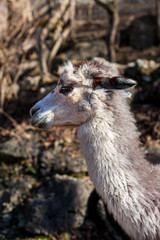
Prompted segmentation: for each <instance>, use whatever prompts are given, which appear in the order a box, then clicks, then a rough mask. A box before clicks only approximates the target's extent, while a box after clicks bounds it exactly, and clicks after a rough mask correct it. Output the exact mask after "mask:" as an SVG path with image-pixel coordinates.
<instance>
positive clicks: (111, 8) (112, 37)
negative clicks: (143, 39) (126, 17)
mask: <svg viewBox="0 0 160 240" xmlns="http://www.w3.org/2000/svg"><path fill="white" fill-rule="evenodd" d="M95 1H96V2H97V3H98V4H100V5H101V6H102V7H104V8H105V9H106V11H107V12H108V13H109V15H110V30H109V32H108V34H107V35H108V39H107V45H108V60H109V61H110V62H116V49H115V48H116V36H117V30H118V24H119V13H118V0H113V1H108V0H95Z"/></svg>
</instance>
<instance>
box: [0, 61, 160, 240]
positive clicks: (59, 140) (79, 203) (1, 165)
mask: <svg viewBox="0 0 160 240" xmlns="http://www.w3.org/2000/svg"><path fill="white" fill-rule="evenodd" d="M118 67H119V66H118ZM119 70H120V72H121V73H123V74H125V75H126V76H129V77H132V78H134V79H136V80H138V82H139V87H138V88H136V89H135V93H134V98H133V99H132V102H131V106H132V112H133V114H134V115H135V118H136V121H137V126H138V129H139V130H140V133H141V134H140V139H141V142H142V147H143V148H144V151H145V152H146V154H147V157H148V159H150V160H151V161H152V162H159V161H160V160H159V159H160V78H159V72H160V66H159V64H158V63H155V62H154V61H148V60H140V59H139V60H137V61H134V62H132V63H129V64H128V65H126V67H125V68H124V67H122V66H121V67H119ZM27 86H29V84H28V83H27ZM50 87H51V86H50ZM24 89H26V88H25V87H24V88H23V96H21V98H23V97H24V96H25V94H28V90H27V89H26V90H25V91H24ZM45 91H48V88H47V87H46V88H45ZM26 92H27V93H26ZM34 94H36V92H35V93H34ZM34 94H33V93H32V95H31V96H32V97H33V98H32V99H30V101H31V102H33V101H36V97H35V95H34ZM43 94H44V93H43ZM27 96H28V95H27ZM23 100H24V99H22V101H18V102H16V101H15V102H9V103H8V105H7V107H6V109H8V110H7V111H6V112H7V113H6V112H4V113H1V123H2V127H1V128H0V137H1V144H0V239H1V240H3V239H15V240H23V239H27V240H31V239H48V240H49V239H53V240H58V239H60V240H71V239H73V240H74V239H75V240H77V239H80V240H84V239H86V240H94V239H95V240H103V239H105V240H127V237H126V236H125V234H124V233H123V231H122V230H121V229H119V227H118V226H117V225H116V223H115V222H114V221H113V219H112V218H111V216H109V214H108V212H107V210H106V208H105V206H104V204H103V202H102V200H101V199H100V198H99V197H98V195H97V194H96V192H95V191H94V186H93V184H92V182H91V181H90V179H89V176H88V172H87V167H86V163H85V160H84V158H83V156H82V154H81V151H80V148H79V142H78V140H77V138H76V129H60V128H55V129H53V130H52V131H40V130H38V129H33V128H32V127H31V126H30V125H29V114H28V112H29V108H30V106H31V104H30V103H29V104H28V105H27V104H26V105H25V107H24V104H23ZM15 119H16V120H15Z"/></svg>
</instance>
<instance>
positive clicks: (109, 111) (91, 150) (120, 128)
mask: <svg viewBox="0 0 160 240" xmlns="http://www.w3.org/2000/svg"><path fill="white" fill-rule="evenodd" d="M117 74H118V73H117V71H115V70H114V69H113V68H112V67H111V66H109V65H101V64H99V63H98V64H95V63H93V62H87V63H84V64H82V65H80V66H79V67H74V66H73V65H72V64H71V63H68V64H67V65H66V66H65V67H64V73H63V74H62V75H61V77H60V80H59V82H58V85H57V87H56V89H55V91H54V93H50V94H49V95H48V96H46V97H45V98H44V99H42V100H41V101H39V102H38V103H37V104H36V105H35V106H34V107H33V108H32V109H31V115H33V116H32V124H33V125H35V126H39V127H42V125H41V124H42V123H43V124H44V125H43V126H45V128H51V127H52V126H57V125H58V126H59V125H60V126H66V125H67V126H68V125H70V126H77V127H78V137H79V139H80V143H81V146H82V150H83V153H84V156H85V158H86V162H87V166H88V171H89V175H90V177H91V180H92V181H93V182H94V185H95V188H96V190H97V192H98V193H99V195H100V196H101V197H102V199H103V200H104V202H105V203H106V205H107V208H108V210H109V212H110V213H112V214H113V217H114V219H115V220H117V222H118V223H119V224H120V225H121V227H122V228H123V229H124V231H125V232H126V233H127V234H128V235H129V236H130V237H131V239H133V240H160V169H159V167H158V166H152V165H151V164H149V163H148V162H147V161H146V160H145V158H144V156H143V154H142V152H141V150H140V148H139V140H138V135H139V134H138V133H137V129H136V127H135V121H134V119H133V117H132V115H131V113H130V111H129V107H128V105H127V104H126V100H125V98H126V94H125V93H124V91H122V90H108V89H103V88H102V87H101V84H100V85H98V86H96V81H95V82H94V80H96V79H98V81H99V79H101V78H102V81H103V79H104V80H105V81H109V80H107V79H109V78H112V77H114V78H113V82H112V81H111V83H110V86H112V84H113V85H114V84H119V83H118V82H116V79H117V78H115V77H117ZM120 78H121V79H122V80H121V81H120V84H123V83H124V85H125V84H128V85H129V84H135V82H134V81H131V80H129V81H128V82H127V79H124V81H123V78H122V77H120ZM68 84H73V86H74V89H73V91H72V92H70V93H69V94H68V95H66V96H65V95H63V94H61V91H60V89H61V87H62V86H67V85H68ZM128 85H127V86H128ZM106 86H107V84H106ZM32 113H33V114H32Z"/></svg>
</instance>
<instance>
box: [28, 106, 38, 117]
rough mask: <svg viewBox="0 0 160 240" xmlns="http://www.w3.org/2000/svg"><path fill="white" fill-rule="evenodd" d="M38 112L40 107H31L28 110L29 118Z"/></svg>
mask: <svg viewBox="0 0 160 240" xmlns="http://www.w3.org/2000/svg"><path fill="white" fill-rule="evenodd" d="M39 110H40V107H36V106H35V107H32V108H31V110H30V116H31V117H33V115H34V114H35V113H36V112H38V111H39Z"/></svg>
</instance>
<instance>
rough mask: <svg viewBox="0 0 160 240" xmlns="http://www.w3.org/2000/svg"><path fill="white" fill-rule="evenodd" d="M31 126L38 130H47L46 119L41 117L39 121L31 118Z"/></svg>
mask: <svg viewBox="0 0 160 240" xmlns="http://www.w3.org/2000/svg"><path fill="white" fill-rule="evenodd" d="M31 125H32V126H33V127H38V128H47V124H46V117H43V118H41V119H40V118H35V117H32V118H31Z"/></svg>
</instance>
